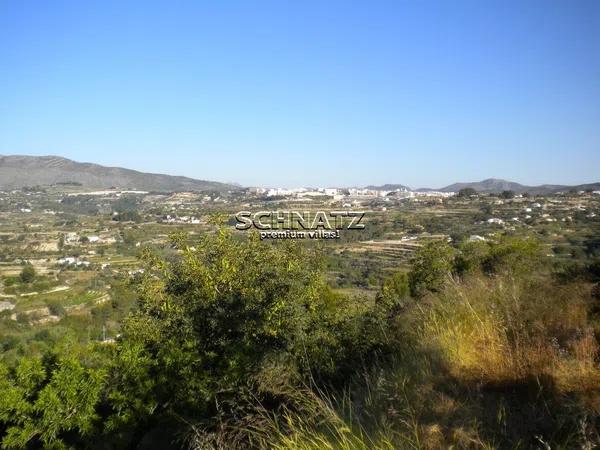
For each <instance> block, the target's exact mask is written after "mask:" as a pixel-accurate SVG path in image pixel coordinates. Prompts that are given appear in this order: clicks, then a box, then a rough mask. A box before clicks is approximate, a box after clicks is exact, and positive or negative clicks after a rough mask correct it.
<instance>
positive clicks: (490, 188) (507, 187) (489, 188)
mask: <svg viewBox="0 0 600 450" xmlns="http://www.w3.org/2000/svg"><path fill="white" fill-rule="evenodd" d="M464 188H473V189H475V190H476V191H477V192H481V193H484V194H491V193H494V194H498V193H500V192H502V191H513V192H515V193H517V194H522V193H523V192H529V193H530V194H534V195H536V194H551V193H554V192H560V191H568V190H570V189H575V190H577V191H584V190H586V189H594V190H598V189H600V183H590V184H580V185H575V186H567V185H561V184H542V185H540V186H525V185H523V184H519V183H515V182H513V181H507V180H501V179H498V178H488V179H487V180H483V181H477V182H472V183H454V184H451V185H449V186H446V187H443V188H440V189H435V190H437V191H441V192H458V191H460V190H461V189H464ZM431 190H433V189H419V191H423V192H425V191H431Z"/></svg>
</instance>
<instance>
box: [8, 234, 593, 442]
mask: <svg viewBox="0 0 600 450" xmlns="http://www.w3.org/2000/svg"><path fill="white" fill-rule="evenodd" d="M172 244H173V246H174V247H175V248H176V249H177V250H178V253H177V256H176V257H170V258H168V259H165V258H161V257H160V256H158V255H157V254H154V253H152V252H150V251H149V250H147V251H144V253H143V257H142V259H143V261H144V264H145V267H144V268H145V271H144V273H143V275H142V276H140V277H139V279H138V286H137V288H138V296H139V301H138V307H137V309H136V311H135V312H134V313H132V314H131V315H130V316H129V317H128V318H127V319H126V320H125V322H124V324H123V326H122V330H121V335H120V337H119V338H118V339H117V341H116V342H115V343H114V344H113V343H108V344H107V343H103V344H93V345H85V346H84V345H81V344H78V343H77V342H74V341H72V340H69V339H68V338H65V339H64V340H62V341H60V342H59V343H58V344H57V345H56V346H55V347H54V348H52V349H51V350H49V351H46V352H45V353H44V354H43V355H42V356H41V357H23V358H21V359H20V360H19V361H18V363H16V364H15V365H10V366H6V365H5V366H0V392H1V393H2V395H0V435H1V436H2V446H3V448H15V449H22V448H36V447H47V448H133V447H143V448H198V449H201V448H202V449H204V448H298V449H303V448H306V449H308V448H313V449H314V448H345V449H353V448H364V449H371V448H413V449H414V448H432V449H433V448H449V447H453V448H555V447H562V448H574V447H578V448H593V446H594V445H597V444H598V425H599V423H598V410H599V408H600V370H599V367H598V339H597V336H598V330H599V327H598V320H597V314H598V310H600V308H599V307H598V305H599V304H600V298H599V291H600V289H598V288H597V284H594V283H597V282H598V281H600V280H598V279H596V278H594V277H595V275H594V273H592V272H589V273H587V274H586V277H579V278H578V279H576V280H572V279H568V277H565V276H564V275H565V274H564V272H562V271H561V270H557V269H556V268H554V267H552V266H551V265H549V263H548V259H547V258H545V257H544V256H543V252H542V250H541V247H540V246H539V245H538V243H537V242H536V241H534V240H533V239H515V238H510V237H499V238H498V239H497V240H495V241H493V242H492V241H486V242H474V243H464V244H462V245H459V246H457V247H450V246H449V245H447V244H446V243H443V242H431V243H429V244H427V245H426V246H424V247H423V248H422V249H421V250H420V251H419V252H418V253H417V254H416V256H415V258H414V260H413V263H412V268H411V270H410V271H409V272H408V273H398V274H395V275H393V276H392V277H390V278H388V279H386V280H385V281H384V283H383V284H382V286H381V289H380V292H379V294H378V295H377V297H376V298H375V299H374V300H370V299H368V298H361V297H346V296H343V295H340V294H338V293H335V292H334V291H332V290H331V289H330V287H329V286H328V284H327V283H326V282H325V280H324V277H323V272H324V271H323V268H322V264H323V261H322V258H320V254H319V253H318V251H316V250H314V249H311V248H306V246H302V245H298V244H297V243H294V242H279V243H277V245H265V244H264V243H261V242H260V241H259V240H258V239H253V238H250V239H248V240H240V239H232V238H231V236H230V234H229V233H228V232H227V231H226V230H221V231H220V232H218V233H216V234H214V235H207V236H204V237H202V238H201V239H200V240H194V241H192V240H191V238H190V237H189V236H186V235H177V236H174V237H173V240H172ZM594 286H596V287H594Z"/></svg>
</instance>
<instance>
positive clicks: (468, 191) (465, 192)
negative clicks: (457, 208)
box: [458, 188, 477, 198]
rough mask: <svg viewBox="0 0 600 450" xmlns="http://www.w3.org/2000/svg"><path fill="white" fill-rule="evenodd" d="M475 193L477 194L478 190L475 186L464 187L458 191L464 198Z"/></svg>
mask: <svg viewBox="0 0 600 450" xmlns="http://www.w3.org/2000/svg"><path fill="white" fill-rule="evenodd" d="M473 195H477V191H476V190H475V189H473V188H462V189H460V190H459V191H458V196H459V197H463V198H465V197H466V198H468V197H471V196H473Z"/></svg>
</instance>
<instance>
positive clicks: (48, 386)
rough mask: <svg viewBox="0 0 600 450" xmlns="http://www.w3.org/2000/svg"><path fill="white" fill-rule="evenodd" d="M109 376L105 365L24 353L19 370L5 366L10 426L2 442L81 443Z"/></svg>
mask: <svg viewBox="0 0 600 450" xmlns="http://www.w3.org/2000/svg"><path fill="white" fill-rule="evenodd" d="M104 376H105V372H104V371H103V370H101V369H92V368H86V367H84V366H83V365H82V364H81V363H80V362H79V361H78V360H77V359H75V358H69V357H65V358H61V359H59V360H58V361H57V362H56V364H53V363H52V362H51V361H46V362H45V363H44V362H42V361H41V360H40V359H36V358H32V359H31V358H22V359H21V360H20V362H19V364H18V366H17V367H16V369H14V370H9V369H7V368H6V367H5V366H0V392H2V394H3V395H2V396H0V421H1V422H2V423H4V425H5V426H6V433H5V435H4V437H3V438H2V447H3V448H7V449H13V448H14V449H21V448H27V447H28V446H29V445H31V444H33V443H37V445H42V446H44V447H46V448H67V447H68V446H70V445H73V444H76V443H78V442H79V443H81V442H82V441H81V439H83V438H85V437H86V436H87V435H89V434H90V433H91V432H92V431H94V429H95V421H96V420H97V419H98V416H97V414H96V405H97V404H98V402H99V400H100V394H101V390H102V387H103V380H104Z"/></svg>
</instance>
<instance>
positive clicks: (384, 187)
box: [365, 184, 411, 191]
mask: <svg viewBox="0 0 600 450" xmlns="http://www.w3.org/2000/svg"><path fill="white" fill-rule="evenodd" d="M365 189H374V190H377V191H395V190H396V189H400V190H401V191H410V190H411V189H410V188H409V187H408V186H405V185H403V184H383V185H381V186H374V185H370V186H367V187H366V188H365Z"/></svg>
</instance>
